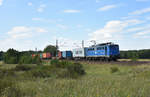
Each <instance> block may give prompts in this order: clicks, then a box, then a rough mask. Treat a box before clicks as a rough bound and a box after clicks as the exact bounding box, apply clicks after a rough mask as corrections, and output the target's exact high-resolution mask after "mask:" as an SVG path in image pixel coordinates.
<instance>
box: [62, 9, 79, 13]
mask: <svg viewBox="0 0 150 97" xmlns="http://www.w3.org/2000/svg"><path fill="white" fill-rule="evenodd" d="M63 12H64V13H79V12H80V10H71V9H70V10H64V11H63Z"/></svg>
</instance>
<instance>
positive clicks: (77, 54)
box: [72, 48, 87, 59]
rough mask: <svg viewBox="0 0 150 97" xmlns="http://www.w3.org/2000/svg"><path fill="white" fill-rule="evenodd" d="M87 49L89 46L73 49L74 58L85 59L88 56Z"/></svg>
mask: <svg viewBox="0 0 150 97" xmlns="http://www.w3.org/2000/svg"><path fill="white" fill-rule="evenodd" d="M86 49H87V48H76V49H73V51H72V53H73V58H74V59H85V58H86Z"/></svg>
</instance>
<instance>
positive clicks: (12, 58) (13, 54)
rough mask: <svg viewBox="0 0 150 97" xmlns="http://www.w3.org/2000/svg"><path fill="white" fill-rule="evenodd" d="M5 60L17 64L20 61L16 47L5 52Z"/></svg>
mask: <svg viewBox="0 0 150 97" xmlns="http://www.w3.org/2000/svg"><path fill="white" fill-rule="evenodd" d="M4 62H5V63H7V64H17V63H18V62H19V52H18V51H16V50H14V49H9V50H8V51H7V52H6V53H5V54H4Z"/></svg>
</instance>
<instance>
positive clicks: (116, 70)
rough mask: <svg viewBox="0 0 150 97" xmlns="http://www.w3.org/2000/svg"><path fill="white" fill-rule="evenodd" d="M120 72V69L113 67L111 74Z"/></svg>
mask: <svg viewBox="0 0 150 97" xmlns="http://www.w3.org/2000/svg"><path fill="white" fill-rule="evenodd" d="M118 71H119V69H118V67H111V68H110V72H111V73H115V72H118Z"/></svg>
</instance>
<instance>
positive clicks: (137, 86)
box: [0, 64, 150, 97]
mask: <svg viewBox="0 0 150 97" xmlns="http://www.w3.org/2000/svg"><path fill="white" fill-rule="evenodd" d="M15 66H16V65H13V64H12V65H4V64H1V65H0V69H10V68H14V67H15ZM84 68H85V71H86V75H84V76H82V77H80V78H78V79H69V78H68V79H67V78H53V77H50V78H34V79H28V78H26V79H23V80H21V77H20V78H18V79H17V80H16V83H17V85H18V87H19V89H20V91H21V92H22V93H23V97H149V95H150V66H148V65H141V66H121V65H117V64H114V65H107V64H103V65H98V64H84ZM114 68H115V70H113V69H114ZM116 68H117V69H116ZM16 73H17V74H20V73H21V72H16ZM14 79H15V78H14ZM4 97H7V96H4ZM10 97H12V96H10Z"/></svg>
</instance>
